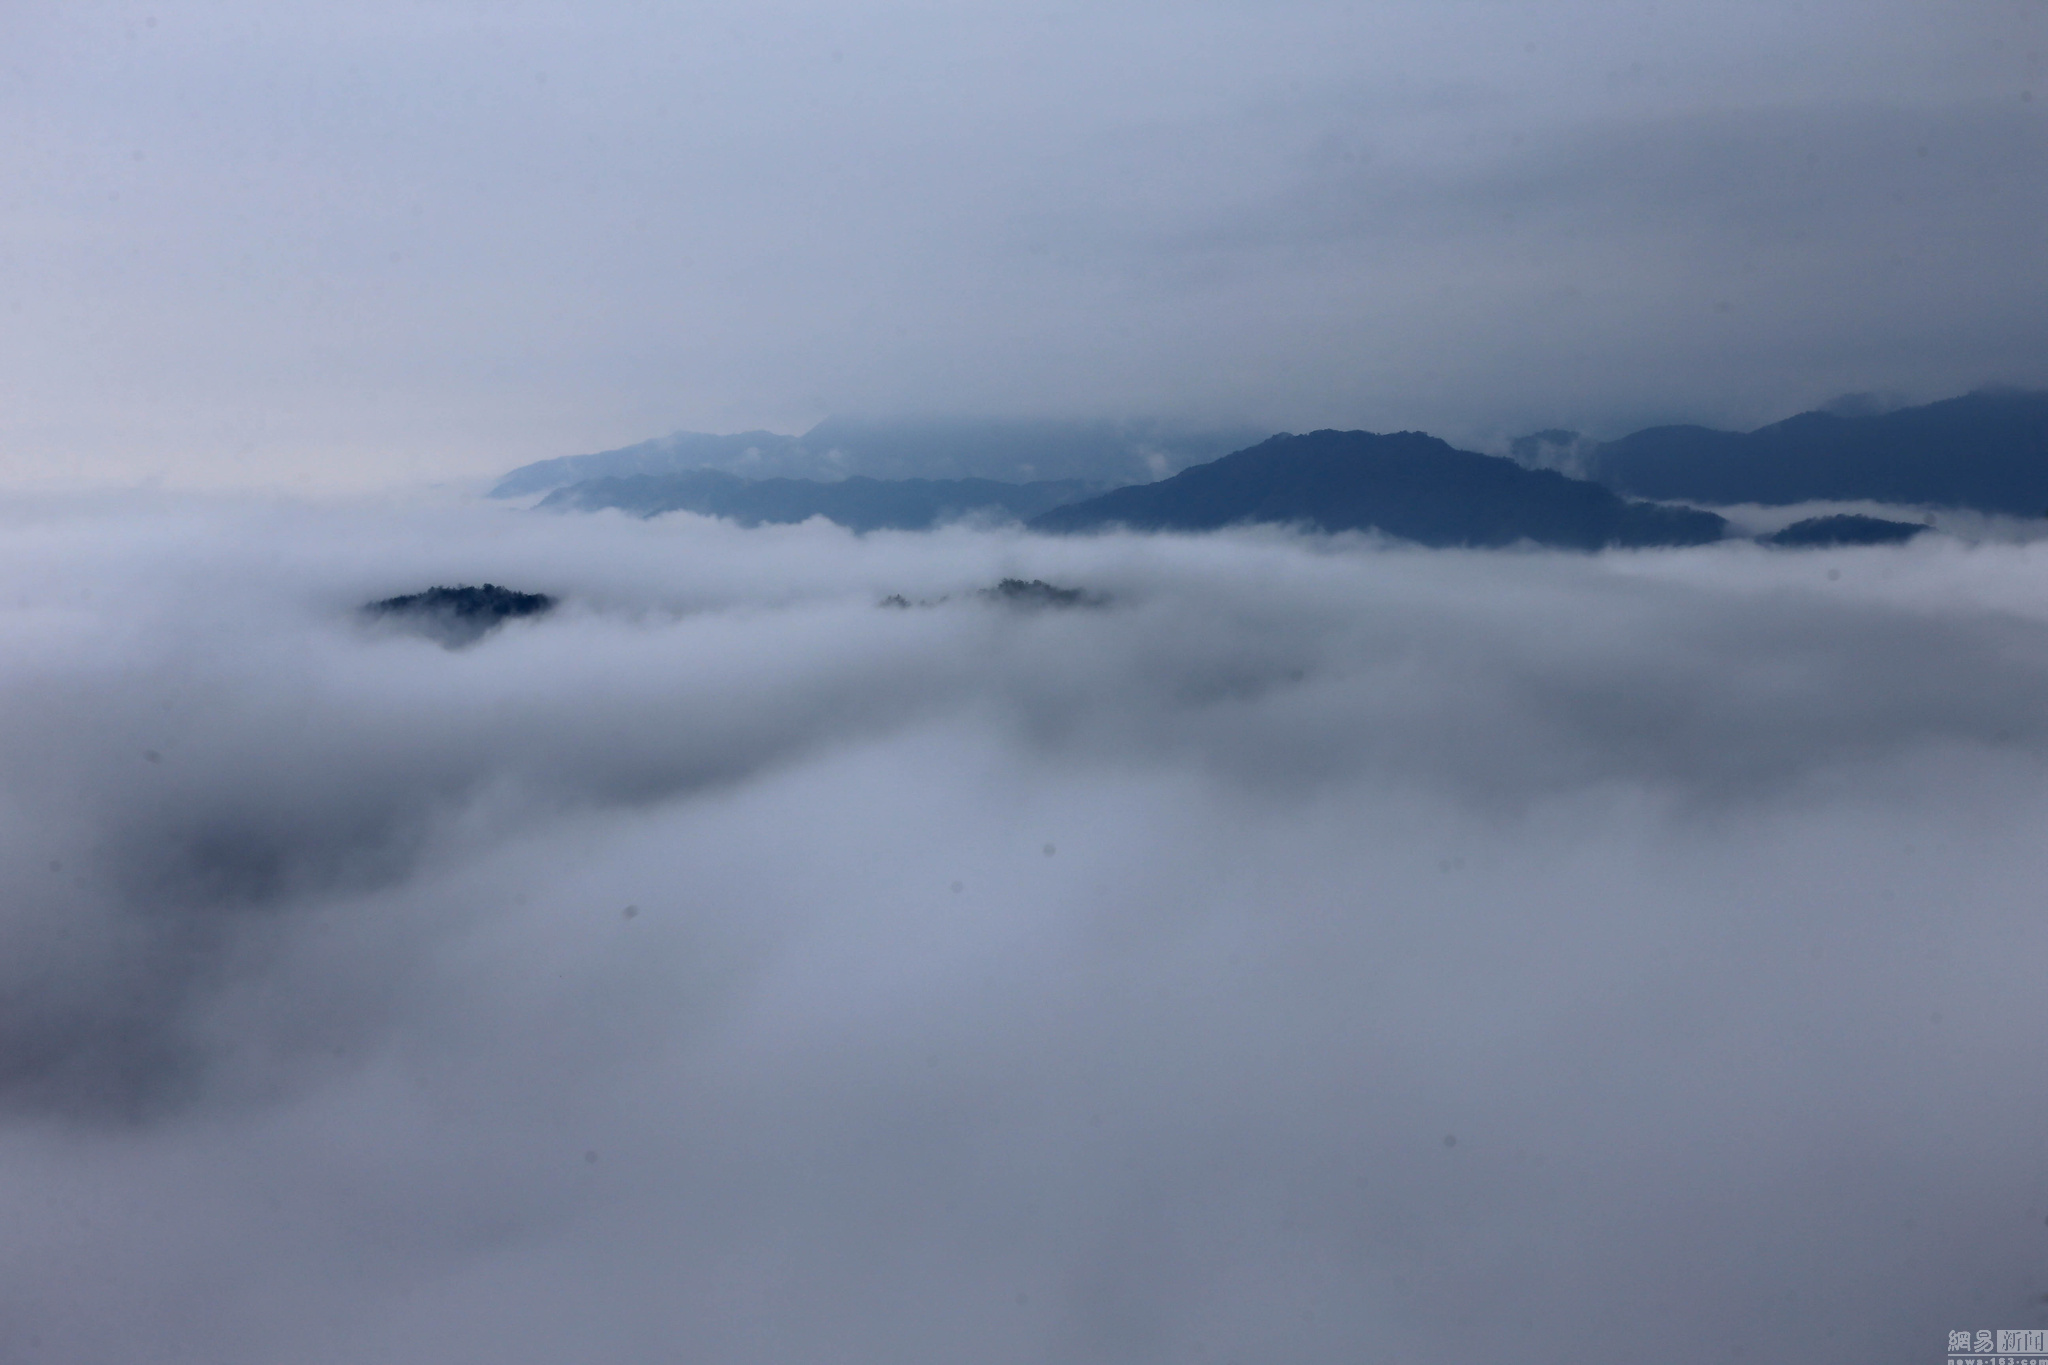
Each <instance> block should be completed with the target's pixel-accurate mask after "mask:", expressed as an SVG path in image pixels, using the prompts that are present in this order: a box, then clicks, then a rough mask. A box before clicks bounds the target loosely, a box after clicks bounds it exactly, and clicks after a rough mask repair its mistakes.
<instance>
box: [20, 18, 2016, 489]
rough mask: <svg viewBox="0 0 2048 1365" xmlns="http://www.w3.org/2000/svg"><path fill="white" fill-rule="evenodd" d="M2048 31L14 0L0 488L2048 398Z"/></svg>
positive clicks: (1595, 426)
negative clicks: (723, 452) (1144, 424)
mask: <svg viewBox="0 0 2048 1365" xmlns="http://www.w3.org/2000/svg"><path fill="white" fill-rule="evenodd" d="M2044 59H2048V5H2043V4H2042V3H2040V2H2039V0H1950V2H1948V3H1942V4H1927V3H1896V2H1894V0H1854V2H1852V0H1816V2H1815V3H1806V4H1794V3H1788V0H1771V2H1770V3H1750V2H1749V0H1739V2H1737V3H1721V4H1714V5H1676V4H1648V3H1645V4H1636V5H1614V4H1600V3H1570V2H1567V0H1545V2H1543V3H1515V4H1507V3H1482V2H1480V0H1427V2H1426V3H1423V2H1421V0H1416V2H1414V3H1409V2H1407V0H1377V2H1375V3H1341V4H1339V3H1311V2H1307V0H1261V3H1258V4H1251V3H1227V2H1220V0H1212V2H1209V3H1203V2H1201V0H1195V2H1193V3H1188V2H1182V3H1175V4H1170V5H1169V4H1148V3H1112V4H1086V5H1080V4H1068V3H1059V2H1054V3H1034V4H1028V5H1025V4H1009V3H973V2H971V0H970V2H969V3H948V4H944V5H939V4H916V3H882V2H877V3H863V4H854V3H832V4H828V3H810V4H806V3H801V2H798V3H759V2H757V0H749V3H745V4H740V3H721V2H719V0H713V2H711V3H702V4H693V5H688V6H682V5H672V4H655V3H646V4H631V3H620V2H619V0H591V2H588V3H579V4H574V5H569V4H547V3H534V4H522V3H502V4H482V3H474V4H465V3H440V4H412V3H394V2H392V0H359V2H358V3H352V4H347V5H319V6H314V5H291V6H279V5H274V4H256V3H239V2H238V0H218V2H217V3H205V4H188V3H178V0H164V2H163V3H150V4H81V3H61V4H60V3H54V2H52V0H15V2H14V3H11V4H8V5H6V6H5V7H0V118H4V127H5V129H6V135H5V137H0V318H4V320H5V324H6V325H5V327H4V329H0V405H4V406H0V478H4V479H7V480H10V481H15V482H21V481H29V482H42V481H47V480H51V479H60V480H86V481H102V480H117V481H119V480H133V479H137V478H147V477H152V476H154V477H160V478H164V479H167V480H172V481H203V482H223V481H225V482H257V483H281V484H285V485H292V484H295V483H299V482H305V483H309V484H313V485H336V484H343V485H345V484H362V483H379V482H386V481H390V480H417V479H422V478H426V479H434V478H453V477H463V476H469V475H475V474H480V473H488V472H494V471H497V470H501V469H504V468H509V467H510V466H513V465H516V464H519V463H522V462H524V461H527V460H531V459H536V458H540V457H544V456H549V455H556V454H564V453H571V452H575V451H582V450H591V449H596V448H601V447H605V446H610V445H617V444H622V443H625V442H628V441H632V440H637V439H641V438H644V437H647V436H651V435H655V434H659V433H663V432H666V431H668V430H671V429H675V428H679V427H680V428H694V429H703V430H721V431H722V430H738V429H745V428H749V427H756V426H767V427H770V428H773V429H778V430H785V431H789V430H799V429H801V428H803V427H805V426H807V425H808V424H810V423H811V422H813V421H815V420H816V419H818V418H819V417H821V416H823V415H825V414H826V413H829V412H839V413H870V414H874V413H897V412H955V413H1002V414H1050V415H1069V416H1095V415H1109V416H1125V415H1145V414H1151V415H1163V416H1197V417H1218V418H1227V419H1247V420H1251V421H1254V422H1257V423H1261V424H1265V425H1268V426H1271V427H1274V428H1283V427H1284V428H1290V429H1305V428H1310V427H1314V426H1322V425H1340V426H1363V427H1367V428H1372V429H1391V428H1397V427H1403V426H1421V427H1425V428H1427V429H1430V430H1434V431H1437V432H1439V433H1441V434H1444V435H1447V436H1451V437H1453V438H1455V439H1459V440H1462V441H1466V442H1470V443H1477V444H1484V443H1487V442H1491V441H1498V440H1500V439H1502V438H1504V437H1506V436H1510V435H1513V434H1517V433H1519V432H1520V431H1523V430H1527V429H1530V428H1533V427H1538V426H1546V425H1553V424H1563V425H1568V426H1573V427H1577V428H1581V429H1585V430H1588V431H1591V432H1595V433H1598V434H1615V433H1618V432H1620V431H1623V430H1626V429H1629V428H1631V427H1633V426H1635V425H1638V424H1643V423H1647V422H1650V421H1656V420H1672V419H1693V420H1705V421H1710V422H1716V423H1726V424H1737V425H1753V424H1756V423H1760V422H1763V421H1767V420H1773V419H1775V418H1777V417H1781V416H1784V415H1787V414H1788V413H1790V412H1792V411H1796V410H1798V409H1800V408H1802V407H1806V406H1811V405H1813V404H1815V403H1818V402H1821V401H1824V400H1826V399H1828V398H1830V397H1832V396H1835V395H1836V394H1839V393H1841V392H1844V391H1847V390H1885V391H1893V392H1896V393H1898V394H1901V395H1903V396H1906V397H1912V398H1922V399H1924V398H1933V397H1940V396H1944V395H1947V394H1950V393H1953V392H1957V391H1960V390H1962V389H1966V388H1968V387H1971V386H1974V385H1977V384H1981V383H1985V382H1992V381H2004V382H2019V383H2039V382H2043V381H2044V380H2048V340H2044V333H2043V328H2042V327H2041V326H2040V319H2041V318H2042V317H2043V316H2044V315H2048V272H2044V271H2043V269H2042V268H2041V266H2042V263H2043V259H2044V255H2048V229H2044V227H2043V223H2044V222H2048V189H2044V177H2043V176H2042V174H2041V167H2042V166H2043V165H2044V164H2048V137H2044V135H2043V123H2042V119H2043V116H2044V109H2048V78H2044Z"/></svg>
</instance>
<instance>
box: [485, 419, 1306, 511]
mask: <svg viewBox="0 0 2048 1365" xmlns="http://www.w3.org/2000/svg"><path fill="white" fill-rule="evenodd" d="M1265 434H1266V432H1265V431H1264V430H1262V429H1255V428H1246V427H1222V428H1204V427H1196V426H1190V425H1187V424H1184V423H1173V422H1163V421H1150V420H1145V421H1125V422H1109V421H1095V422H1083V421H1052V420H1028V419H994V418H951V417H917V418H908V417H906V418H887V419H879V418H878V419H865V418H850V417H832V418H827V419H826V420H825V421H823V422H820V423H819V424H818V425H817V426H815V427H813V428H811V430H809V431H807V432H805V433H804V434H803V435H801V436H779V435H777V434H776V433H774V432H772V431H748V432H741V433H740V434H738V435H735V436H712V435H707V434H705V433H702V432H693V431H679V432H676V433H675V434H674V435H672V436H663V437H660V438H659V439H656V440H652V441H642V442H640V443H639V444H637V445H630V446H623V447H621V448H619V449H617V450H605V451H599V452H598V453H596V454H593V455H565V456H562V457H560V458H558V459H552V460H541V461H539V462H537V463H535V464H530V465H524V466H522V467H520V468H518V469H515V470H513V471H512V472H511V473H509V474H507V475H506V476H505V477H504V478H503V479H500V480H499V481H498V484H497V486H496V487H495V488H493V489H492V490H491V496H492V497H494V498H516V497H525V496H528V495H530V494H534V493H545V492H547V491H549V490H550V489H555V488H563V487H567V486H568V485H570V484H573V483H579V482H582V481H583V480H586V479H595V478H624V477H630V476H633V475H637V474H680V473H686V472H688V471H691V470H697V469H717V470H722V471H723V472H725V473H727V474H737V475H739V476H741V477H742V478H751V479H770V478H794V479H820V480H833V479H843V478H848V477H851V476H858V475H865V476H866V477H868V478H876V479H992V480H996V481H1000V482H1005V483H1032V482H1042V481H1057V480H1061V479H1085V480H1089V481H1092V482H1095V483H1100V484H1105V485H1112V486H1113V485H1115V484H1119V483H1131V482H1140V481H1144V480H1150V479H1157V478H1160V477H1162V476H1164V475H1167V474H1170V473H1172V472H1173V471H1174V470H1177V469H1181V468H1184V467H1186V466H1187V465H1190V464H1194V463H1196V462H1198V461H1201V460H1212V459H1214V458H1216V457H1217V456H1218V455H1224V454H1228V453H1229V452H1230V451H1233V450H1237V449H1240V448H1241V447H1243V446H1246V445H1249V444H1250V443H1251V442H1253V441H1256V440H1258V439H1259V438H1260V437H1262V436H1264V435H1265Z"/></svg>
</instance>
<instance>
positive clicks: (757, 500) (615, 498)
mask: <svg viewBox="0 0 2048 1365" xmlns="http://www.w3.org/2000/svg"><path fill="white" fill-rule="evenodd" d="M1102 490H1103V485H1101V484H1099V483H1083V482H1081V481H1080V480H1078V479H1062V480H1058V481H1047V482H1041V483H998V482H997V481H995V480H993V479H869V478H851V479H841V480H839V481H838V482H836V483H825V482H820V481H818V480H814V479H743V478H740V477H739V476H738V475H735V474H727V473H724V472H722V471H720V470H715V469H699V470H694V471H691V472H689V473H684V474H667V475H654V474H639V475H633V476H631V477H627V478H617V479H587V480H585V481H584V482H582V483H578V484H572V485H570V486H569V487H567V488H559V489H556V490H555V491H554V492H552V493H550V494H548V495H547V497H545V498H543V499H542V500H541V502H540V506H541V507H542V508H544V509H550V510H555V511H576V512H594V511H597V510H599V509H601V508H607V507H616V508H619V509H620V510H622V511H626V512H632V513H634V514H636V515H638V516H643V517H652V516H658V515H660V514H661V513H663V512H697V513H701V514H703V515H705V516H711V517H726V518H729V519H731V520H733V521H737V522H739V523H740V524H741V525H742V526H759V525H762V524H763V523H768V524H784V523H790V522H799V521H808V520H809V519H810V518H812V517H824V518H825V519H826V520H828V521H835V522H838V523H839V524H840V525H841V526H847V527H851V528H852V529H853V530H856V531H880V530H893V531H924V530H929V529H931V528H932V527H933V526H936V525H939V524H940V523H942V522H945V521H950V520H956V519H958V518H960V517H966V516H984V517H988V516H993V517H996V518H1000V519H1002V520H1017V521H1024V520H1028V519H1029V518H1031V517H1035V516H1037V515H1038V514H1039V513H1041V512H1044V511H1047V510H1049V509H1051V508H1054V507H1058V506H1060V505H1061V504H1063V503H1069V502H1074V501H1076V500H1077V499H1080V498H1085V497H1089V496H1092V495H1093V494H1096V493H1100V492H1101V491H1102Z"/></svg>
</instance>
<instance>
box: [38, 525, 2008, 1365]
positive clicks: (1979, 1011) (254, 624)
mask: <svg viewBox="0 0 2048 1365" xmlns="http://www.w3.org/2000/svg"><path fill="white" fill-rule="evenodd" d="M1005 576H1016V577H1023V578H1043V579H1046V580H1048V581H1050V582H1053V583H1056V584H1060V585H1063V586H1074V587H1082V588H1086V589H1088V590H1090V591H1093V592H1097V593H1101V594H1106V595H1107V597H1108V598H1109V602H1108V604H1107V605H1105V606H1101V607H1096V608H1077V609H1066V610H1057V609H1037V610H1032V609H1025V608H1019V607H1016V606H1010V605H1004V604H1001V603H998V602H992V601H988V600H983V599H979V598H976V597H975V596H974V590H975V589H977V588H980V587H985V586H988V585H989V584H992V583H993V582H995V581H996V580H998V579H999V578H1002V577H1005ZM485 581H489V582H495V583H500V584H505V585H507V586H510V587H513V588H517V589H521V590H527V591H540V592H547V593H551V594H555V595H557V596H559V597H560V598H561V599H562V605H561V607H559V608H558V609H557V610H556V611H555V612H554V613H553V614H552V615H550V616H548V617H546V618H543V619H540V620H534V621H515V622H512V623H511V624H509V625H507V626H506V627H504V628H503V629H501V630H499V631H497V632H496V633H494V634H492V635H491V636H489V637H488V638H486V639H484V640H483V641H482V642H480V643H478V644H476V645H475V646H473V647H470V648H466V649H460V650H450V649H446V648H443V647H442V646H441V645H439V644H437V643H435V642H434V641H433V640H431V639H428V638H423V637H420V636H417V635H412V634H407V633H406V632H404V631H403V630H399V629H394V628H392V627H391V626H390V625H389V624H388V623H387V624H383V625H379V624H377V623H374V622H370V621H367V620H365V619H364V618H362V617H361V616H360V614H359V613H358V611H357V608H358V607H359V605H360V604H362V603H364V602H366V601H369V600H372V599H376V598H382V597H387V596H391V595H394V594H400V593H408V592H415V591H418V590H420V589H423V588H426V587H429V586H433V585H435V584H453V583H481V582H485ZM892 594H902V595H903V596H905V597H906V598H908V599H910V600H912V601H914V602H931V603H933V605H929V606H916V607H912V608H909V609H891V608H883V607H880V606H878V605H877V604H878V602H880V601H881V599H883V598H884V597H887V596H889V595H892ZM941 599H943V600H941ZM2044 701H2048V546H2030V545H2015V544H2002V545H1977V546H1971V545H1966V544H1963V543H1961V542H1959V541H1956V540H1953V539H1949V538H1945V537H1932V536H1930V537H1923V538H1922V540H1921V542H1920V543H1916V544H1912V545H1908V546H1904V547H1890V548H1881V549H1859V550H1843V551H1829V552H1803V553H1784V552H1770V551H1765V550H1762V549H1759V548H1757V547H1754V546H1748V545H1726V546H1718V547H1709V548H1705V549H1699V550H1686V551H1672V552H1650V553H1636V554H1606V555H1600V556H1585V555H1571V554H1552V553H1538V552H1529V553H1513V552H1510V553H1457V552H1429V551H1416V550H1409V549H1402V548H1398V547H1390V546H1386V545H1382V544H1376V543H1373V542H1371V541H1368V540H1362V539H1354V538H1338V539H1335V540H1304V539H1298V538H1294V537H1291V536H1288V535H1285V534H1281V533H1277V532H1248V533H1244V534H1233V535H1224V536H1215V537H1206V538H1176V537H1124V536H1108V537H1102V538H1093V539H1068V540H1056V539H1046V538H1039V537H1032V536H1028V535H1025V534H1023V533H1019V532H991V531H974V530H967V529H955V530H948V531H941V532H937V533H932V534H927V535H894V534H873V535H868V536H865V537H856V536H853V535H851V534H849V533H846V532H844V531H841V530H839V529H837V528H834V527H830V526H827V525H824V524H822V523H813V524H810V525H805V526H799V527H786V528H764V529H759V530H753V531H741V530H738V529H735V528H733V527H731V526H729V525H724V524H720V523H716V522H711V521H706V520H702V519H698V518H694V517H688V516H671V517H665V518H661V519H659V520H657V521H652V522H639V521H633V520H628V519H626V518H623V517H619V516H614V515H610V514H604V515H596V516H588V517H544V516H539V515H534V514H529V513H522V512H516V511H510V510H507V509H504V508H498V507H492V508H480V507H475V506H421V505H401V504H395V503H394V504H367V503H365V504H355V505H347V506H342V505H315V504H306V503H279V502H275V501H257V500H233V499H215V500H202V499H186V498H178V497H172V496H168V495H164V496H157V495H149V496H145V495H135V496H133V497H120V498H91V499H77V498H74V499H45V500H39V501H19V500H17V501H15V502H11V503H9V504H7V505H5V506H4V507H0V898H4V907H5V909H4V919H0V1226H4V1227H5V1228H6V1236H5V1237H4V1238H0V1360H4V1361H8V1362H13V1361H45V1360H46V1361H156V1360H185V1361H203V1362H207V1363H208V1365H240V1363H241V1362H251V1363H256V1362H262V1363H265V1365H268V1363H270V1362H351V1363H353V1362H370V1361H375V1362H383V1363H385V1365H454V1363H458V1362H477V1363H478V1365H486V1363H488V1365H526V1363H527V1362H532V1363H533V1365H541V1363H542V1362H546V1363H547V1365H558V1362H562V1361H605V1362H612V1361H618V1362H643V1361H659V1360H676V1361H689V1362H710V1363H714V1365H728V1363H730V1365H798V1363H801V1362H820V1363H821V1365H822V1363H824V1362H888V1363H889V1365H921V1363H923V1362H931V1363H932V1365H940V1363H944V1365H954V1363H955V1362H963V1361H973V1362H1018V1365H1025V1363H1027V1362H1028V1363H1031V1365H1041V1363H1042V1362H1063V1363H1064V1362H1074V1363H1075V1365H1084V1363H1086V1365H1092V1363H1093V1362H1119V1363H1120V1362H1146V1363H1148V1365H1149V1363H1150V1362H1169V1361H1171V1362H1197V1363H1199V1365H1223V1363H1224V1362H1229V1361H1238V1362H1243V1365H1276V1363H1283V1362H1284V1363H1292V1362H1299V1365H1328V1362H1332V1361H1413V1360H1440V1359H1453V1358H1457V1359H1466V1360H1478V1361H1531V1362H1553V1361H1554V1362H1563V1361H1580V1360H1584V1361H1603V1362H1604V1361H1637V1360H1648V1359H1657V1360H1666V1361H1676V1362H1708V1361H1713V1362H1729V1361H1742V1362H1762V1361H1788V1362H1790V1361H1798V1362H1820V1361H1830V1362H1832V1361H1841V1362H1850V1361H1857V1362H1863V1361H1872V1360H1887V1361H1889V1360H1897V1361H1914V1362H1921V1361H1930V1360H1934V1359H1936V1358H1938V1357H1939V1356H1940V1355H1941V1353H1942V1350H1943V1347H1944V1345H1945V1342H1946V1336H1945V1333H1946V1332H1947V1331H1948V1330H1951V1329H1956V1328H1971V1329H1976V1328H2001V1327H2031V1326H2039V1325H2043V1324H2044V1323H2048V1302H2044V1295H2048V1221H2044V1220H2048V1088H2044V1087H2043V1086H2042V1085H2041V1083H2040V1070H2041V1048H2042V1040H2043V1038H2044V1037H2048V922H2044V915H2043V903H2044V887H2048V839H2044V837H2043V834H2044V830H2048V705H2044Z"/></svg>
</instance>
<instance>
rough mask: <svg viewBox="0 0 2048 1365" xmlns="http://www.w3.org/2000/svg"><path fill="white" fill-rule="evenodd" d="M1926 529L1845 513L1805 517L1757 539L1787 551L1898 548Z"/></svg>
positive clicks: (1911, 523) (1920, 525)
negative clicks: (1884, 546)
mask: <svg viewBox="0 0 2048 1365" xmlns="http://www.w3.org/2000/svg"><path fill="white" fill-rule="evenodd" d="M1926 529H1927V527H1925V526H1924V525H1922V524H1921V523H1919V522H1917V521H1886V520H1884V519H1883V518H1882V517H1863V516H1857V515H1855V514H1853V513H1844V514H1842V515H1838V516H1832V517H1808V518H1807V519H1806V520H1805V521H1795V522H1793V523H1792V524H1791V525H1790V526H1787V527H1786V528H1785V529H1784V530H1782V531H1780V532H1778V533H1777V534H1776V535H1769V536H1758V537H1757V539H1758V540H1759V541H1760V542H1762V543H1763V544H1765V545H1777V546H1782V547H1784V548H1786V549H1800V550H1804V549H1821V548H1824V547H1826V546H1830V545H1897V544H1900V543H1902V542H1904V541H1908V540H1911V539H1912V538H1913V537H1914V536H1917V535H1919V534H1920V533H1921V532H1922V531H1925V530H1926Z"/></svg>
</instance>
